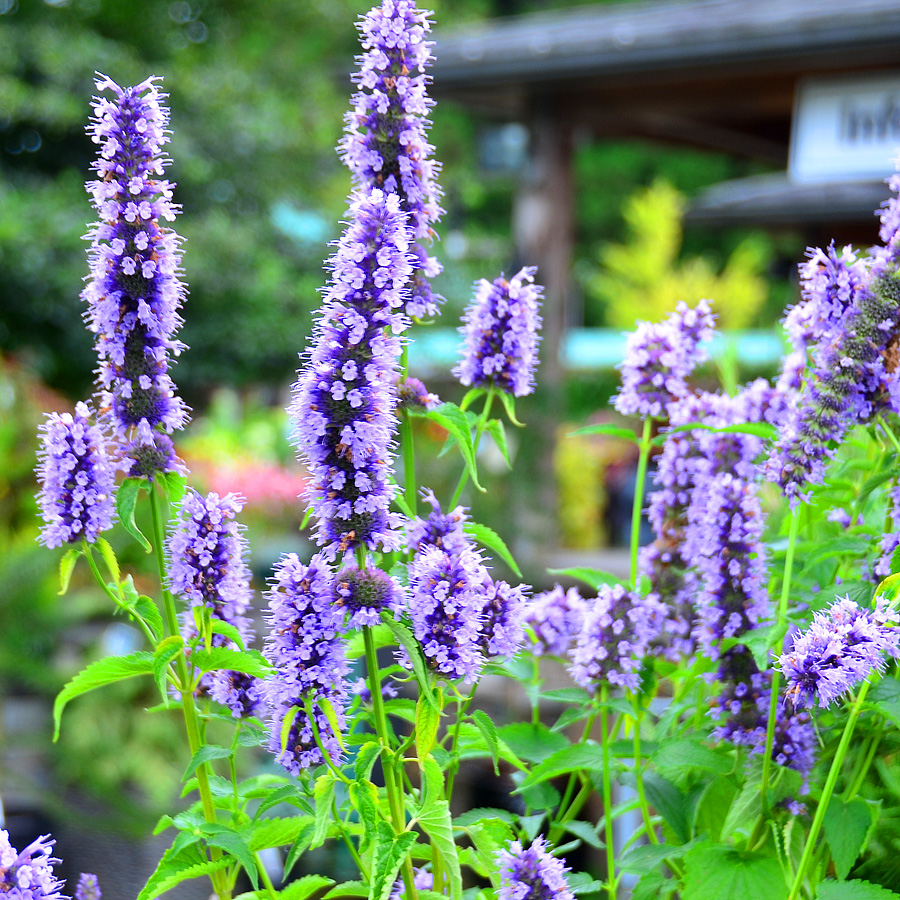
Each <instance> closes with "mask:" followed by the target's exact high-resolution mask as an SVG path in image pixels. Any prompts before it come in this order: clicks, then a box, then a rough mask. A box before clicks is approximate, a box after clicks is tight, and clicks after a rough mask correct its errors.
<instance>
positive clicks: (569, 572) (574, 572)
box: [547, 566, 627, 591]
mask: <svg viewBox="0 0 900 900" xmlns="http://www.w3.org/2000/svg"><path fill="white" fill-rule="evenodd" d="M547 572H548V573H549V574H550V575H560V576H562V577H563V578H575V579H577V580H578V581H583V582H584V583H585V584H588V585H590V586H591V587H592V588H593V589H594V590H595V591H596V590H598V589H599V588H600V586H601V585H604V584H627V582H625V581H623V580H622V579H621V578H619V577H618V576H616V575H613V574H612V572H604V571H603V569H591V568H588V567H587V566H575V567H573V568H571V569H547Z"/></svg>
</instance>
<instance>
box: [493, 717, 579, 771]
mask: <svg viewBox="0 0 900 900" xmlns="http://www.w3.org/2000/svg"><path fill="white" fill-rule="evenodd" d="M497 734H498V735H499V736H500V737H501V738H502V739H503V740H504V741H505V742H506V744H507V745H508V746H509V748H510V749H511V750H512V752H513V753H515V754H516V756H518V757H519V758H520V759H524V760H525V761H526V762H531V763H541V762H543V761H544V760H545V759H547V757H548V756H551V755H552V754H554V753H557V752H558V751H560V750H562V749H564V748H565V747H568V746H569V744H570V743H571V742H570V741H569V739H568V738H567V737H566V736H565V735H564V734H560V733H558V732H555V731H551V730H550V729H549V728H547V726H546V725H541V724H537V725H533V724H531V723H530V722H513V723H512V724H510V725H503V726H501V727H500V728H498V729H497Z"/></svg>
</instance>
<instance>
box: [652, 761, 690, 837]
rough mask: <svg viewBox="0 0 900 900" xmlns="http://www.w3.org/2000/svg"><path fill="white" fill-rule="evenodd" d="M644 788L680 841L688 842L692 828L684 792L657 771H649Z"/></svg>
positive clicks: (653, 804) (654, 806)
mask: <svg viewBox="0 0 900 900" xmlns="http://www.w3.org/2000/svg"><path fill="white" fill-rule="evenodd" d="M644 789H645V790H646V792H647V800H648V801H649V802H650V805H651V806H652V807H653V808H654V809H655V810H656V811H657V812H658V813H659V814H660V815H661V816H662V818H663V821H664V822H665V823H666V824H667V825H668V826H669V828H671V829H672V832H673V833H674V835H675V837H676V839H677V840H678V842H679V843H680V844H686V843H687V842H688V839H689V838H690V828H689V826H688V817H687V803H686V801H685V797H684V794H682V793H681V791H679V790H678V788H677V787H675V785H674V784H672V782H671V781H667V780H666V779H665V778H663V777H662V776H660V775H657V774H656V773H655V772H648V773H647V774H646V775H645V776H644Z"/></svg>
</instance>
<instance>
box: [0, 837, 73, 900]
mask: <svg viewBox="0 0 900 900" xmlns="http://www.w3.org/2000/svg"><path fill="white" fill-rule="evenodd" d="M55 843H56V842H55V841H54V840H51V838H50V836H49V835H46V834H45V835H44V836H43V837H39V838H38V839H37V840H36V841H33V842H32V843H30V844H29V845H28V846H27V847H26V848H25V849H24V850H23V851H22V852H21V853H19V851H18V850H16V848H15V847H13V846H12V844H10V842H9V832H8V831H0V894H3V895H4V896H8V897H10V898H11V900H67V898H65V897H64V896H63V895H62V894H61V893H60V890H61V889H62V886H63V883H62V881H60V880H59V878H57V877H56V873H55V872H54V871H53V867H54V866H55V865H56V864H57V863H58V862H59V860H58V859H56V858H55V857H53V856H51V851H52V849H53V845H54V844H55Z"/></svg>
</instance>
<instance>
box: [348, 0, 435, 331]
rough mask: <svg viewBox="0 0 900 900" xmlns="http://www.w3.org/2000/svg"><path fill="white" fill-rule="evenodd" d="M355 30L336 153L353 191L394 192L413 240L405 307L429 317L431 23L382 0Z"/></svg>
mask: <svg viewBox="0 0 900 900" xmlns="http://www.w3.org/2000/svg"><path fill="white" fill-rule="evenodd" d="M359 30H360V36H361V40H362V47H363V50H364V53H363V55H362V56H360V57H359V64H360V71H359V73H358V74H357V75H356V76H354V81H355V82H356V84H357V85H358V86H359V90H358V91H357V92H356V94H354V96H353V108H352V109H351V110H350V111H349V112H348V113H347V116H346V128H345V135H344V138H343V140H342V141H341V143H340V146H339V147H338V150H339V152H340V154H341V159H342V160H343V162H344V164H345V165H346V166H347V168H349V169H350V172H351V174H352V176H353V184H354V187H355V188H357V189H360V190H362V191H367V190H369V189H372V188H377V189H379V190H383V191H385V192H386V193H388V194H396V195H397V197H399V199H400V208H401V209H402V210H403V211H404V212H405V213H407V214H408V215H409V227H410V231H411V232H412V240H413V242H414V243H413V246H412V248H411V249H412V259H413V270H412V271H411V272H410V295H409V297H408V298H407V299H406V301H405V311H406V313H407V315H409V316H411V317H414V318H422V317H423V316H433V315H436V314H437V312H438V303H439V301H440V299H441V298H439V297H438V296H437V295H435V294H434V293H433V291H432V289H431V285H430V284H429V281H428V279H429V278H433V277H434V276H436V275H438V274H439V273H440V271H441V265H440V263H439V262H438V261H437V260H436V259H435V258H434V257H432V256H429V255H428V252H427V250H426V249H425V247H426V245H428V244H430V243H431V241H432V240H433V239H434V224H435V223H436V222H437V221H438V219H440V217H441V214H442V213H443V212H444V211H443V210H442V209H441V207H440V205H439V199H440V196H441V189H440V187H439V186H438V183H437V181H436V178H437V174H438V171H439V169H440V165H439V163H437V162H435V161H434V160H433V159H432V156H431V154H432V151H433V150H434V148H433V147H432V146H431V144H429V143H428V139H427V135H428V130H429V128H430V127H431V122H430V121H429V119H428V112H429V110H430V109H431V107H432V106H433V101H432V100H430V99H429V97H428V96H427V94H426V85H427V84H428V81H429V76H428V75H427V74H426V70H427V68H428V66H429V64H430V63H431V61H432V56H431V48H432V46H433V42H432V41H429V40H427V38H426V35H427V34H428V32H429V31H431V22H430V21H429V20H428V14H427V13H425V12H422V11H421V10H418V9H416V6H415V4H414V3H412V2H411V0H384V2H382V3H381V4H380V5H379V6H376V7H375V8H374V9H372V10H371V11H370V12H369V13H367V14H366V16H365V17H364V18H363V19H362V20H361V21H360V24H359Z"/></svg>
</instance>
